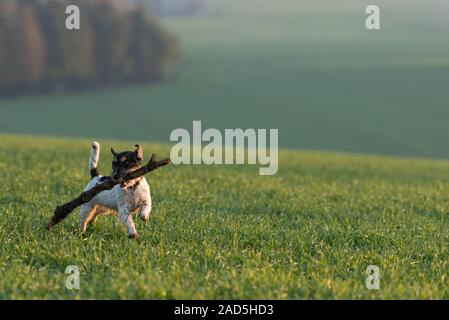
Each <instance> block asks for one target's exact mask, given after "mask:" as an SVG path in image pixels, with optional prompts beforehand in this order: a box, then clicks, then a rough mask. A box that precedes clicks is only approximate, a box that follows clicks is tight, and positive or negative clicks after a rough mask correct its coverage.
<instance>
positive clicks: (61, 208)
mask: <svg viewBox="0 0 449 320" xmlns="http://www.w3.org/2000/svg"><path fill="white" fill-rule="evenodd" d="M167 164H170V160H169V159H165V160H162V161H157V158H156V154H155V153H153V155H152V156H151V159H150V160H149V161H148V163H147V164H146V165H144V166H142V167H141V168H139V169H137V170H135V171H133V172H130V173H128V174H127V175H126V176H125V177H124V178H123V179H121V180H114V179H112V177H104V178H103V180H102V181H101V182H99V183H97V184H96V185H95V186H94V187H93V188H91V189H89V190H87V191H84V192H82V193H81V194H80V195H79V196H78V197H76V198H75V199H73V200H72V201H69V202H67V203H65V204H63V205H58V206H56V209H55V211H54V215H53V217H52V218H51V220H50V222H49V223H48V224H47V230H50V229H51V228H53V227H54V226H55V225H57V224H58V223H59V222H61V221H62V220H64V219H65V218H66V217H67V216H68V215H69V214H70V213H71V212H72V211H73V210H75V209H76V208H77V207H79V206H80V205H82V204H83V203H86V202H89V201H90V200H91V199H92V198H93V197H95V196H96V195H97V194H99V193H100V192H102V191H105V190H111V189H112V188H114V187H115V186H116V185H118V184H123V183H126V182H127V181H130V180H133V179H137V178H139V177H141V176H143V175H145V174H147V173H149V172H151V171H154V170H156V169H158V168H159V167H163V166H166V165H167Z"/></svg>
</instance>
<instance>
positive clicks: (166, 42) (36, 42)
mask: <svg viewBox="0 0 449 320" xmlns="http://www.w3.org/2000/svg"><path fill="white" fill-rule="evenodd" d="M70 4H77V5H78V6H79V7H80V9H81V29H80V30H75V31H71V30H67V29H66V27H65V20H66V18H67V15H66V14H65V8H66V6H67V5H68V2H67V1H65V0H45V1H42V0H41V1H37V0H9V1H1V2H0V92H22V91H37V90H51V89H55V88H64V89H71V88H80V87H90V86H107V85H115V84H119V83H124V82H143V81H159V80H161V79H163V78H164V76H165V75H166V74H167V72H169V70H170V69H171V68H173V67H175V66H176V64H177V62H178V59H179V55H180V54H179V44H178V41H177V39H176V38H175V37H174V36H173V35H171V34H170V33H168V32H167V31H165V30H164V29H162V28H161V26H160V25H159V24H158V23H157V22H156V21H155V20H154V18H152V17H149V16H148V15H147V14H146V12H145V11H144V10H139V9H136V10H132V11H120V12H118V11H117V10H116V9H115V7H113V6H111V4H110V2H108V0H91V1H85V0H84V1H80V0H71V1H70Z"/></svg>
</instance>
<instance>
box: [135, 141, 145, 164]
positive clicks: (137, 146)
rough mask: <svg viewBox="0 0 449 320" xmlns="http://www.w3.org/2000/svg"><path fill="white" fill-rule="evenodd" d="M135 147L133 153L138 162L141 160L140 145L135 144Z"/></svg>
mask: <svg viewBox="0 0 449 320" xmlns="http://www.w3.org/2000/svg"><path fill="white" fill-rule="evenodd" d="M135 147H136V148H137V149H136V151H134V152H135V153H136V158H137V160H138V161H142V159H143V150H142V147H141V146H140V144H136V145H135Z"/></svg>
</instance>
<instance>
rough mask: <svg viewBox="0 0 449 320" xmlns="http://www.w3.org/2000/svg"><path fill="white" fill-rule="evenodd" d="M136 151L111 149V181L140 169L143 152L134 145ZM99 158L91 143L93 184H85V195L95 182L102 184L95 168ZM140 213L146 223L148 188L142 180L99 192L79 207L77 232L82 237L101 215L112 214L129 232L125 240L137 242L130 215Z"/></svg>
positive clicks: (97, 149)
mask: <svg viewBox="0 0 449 320" xmlns="http://www.w3.org/2000/svg"><path fill="white" fill-rule="evenodd" d="M136 147H137V149H136V150H135V151H125V152H120V153H117V152H115V151H114V149H113V148H111V152H112V155H113V156H114V158H113V161H112V177H113V178H114V179H116V180H119V179H121V178H123V177H124V176H126V174H127V173H128V172H130V171H134V170H136V169H138V168H140V162H141V161H142V159H143V151H142V148H141V147H140V146H139V145H136ZM99 158H100V144H99V143H98V142H96V141H94V142H93V143H92V151H91V153H90V158H89V168H90V174H91V177H92V180H90V182H89V183H88V185H87V186H86V188H85V189H84V191H86V190H89V189H91V188H92V187H93V186H95V185H96V184H97V183H98V182H101V181H102V178H103V177H102V176H101V175H100V174H99V173H98V170H97V165H98V161H99ZM138 210H140V218H141V219H142V220H144V221H147V220H148V219H149V216H150V212H151V194H150V186H149V184H148V182H147V180H146V179H145V177H140V178H137V179H135V180H131V181H129V182H127V183H126V184H124V185H116V186H115V187H114V188H112V189H111V190H107V191H102V192H100V193H99V194H97V195H96V196H95V197H93V198H92V200H90V201H89V202H87V203H85V204H83V205H82V206H81V212H80V229H81V232H82V233H84V232H85V231H86V228H87V224H88V223H89V222H90V223H93V222H95V220H96V218H97V217H98V216H100V215H106V214H109V213H113V214H115V215H117V216H118V218H119V220H120V221H121V222H122V223H123V224H124V225H125V226H126V228H127V229H128V237H129V238H134V239H138V238H139V234H138V233H137V231H136V227H135V225H134V222H133V219H132V214H133V213H135V212H137V211H138Z"/></svg>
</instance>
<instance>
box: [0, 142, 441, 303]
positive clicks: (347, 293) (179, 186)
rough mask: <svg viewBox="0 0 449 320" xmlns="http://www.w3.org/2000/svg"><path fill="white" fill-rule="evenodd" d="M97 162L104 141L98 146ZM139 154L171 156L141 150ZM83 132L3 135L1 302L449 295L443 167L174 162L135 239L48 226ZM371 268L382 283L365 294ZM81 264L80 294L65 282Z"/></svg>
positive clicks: (314, 159) (100, 225) (360, 159)
mask: <svg viewBox="0 0 449 320" xmlns="http://www.w3.org/2000/svg"><path fill="white" fill-rule="evenodd" d="M101 142H102V145H103V153H102V156H101V160H100V170H101V171H102V172H104V173H108V172H109V166H110V161H111V156H110V154H109V153H108V152H107V151H106V150H107V149H108V147H109V146H110V145H111V144H113V145H114V147H116V148H117V149H127V148H130V147H131V146H132V145H133V144H134V143H135V142H134V141H133V142H124V141H121V142H114V143H112V142H111V141H101ZM144 150H145V152H146V155H147V157H148V154H149V153H150V152H157V153H158V154H159V157H160V158H162V157H164V156H168V154H169V148H168V146H164V145H155V144H151V145H148V144H147V145H144ZM89 151H90V141H89V140H76V139H73V140H72V139H58V138H33V137H26V136H9V135H2V136H0V176H1V181H2V183H1V184H0V212H1V219H0V243H1V244H2V245H1V246H0V270H1V273H2V276H1V277H0V299H6V298H20V299H22V298H31V299H37V298H98V299H105V298H108V299H109V298H113V299H115V298H139V299H140V298H147V299H150V298H160V299H173V298H174V299H191V298H199V299H213V298H217V299H230V298H235V299H239V298H247V299H268V298H272V299H303V298H325V299H328V298H331V299H333V298H338V299H340V298H368V299H371V298H383V299H387V298H401V299H406V298H446V299H447V298H449V289H448V286H447V283H448V278H447V270H448V268H449V265H448V263H449V262H448V259H447V257H448V256H449V249H448V245H447V244H448V242H449V232H448V221H449V219H448V210H449V198H448V196H447V195H448V194H449V162H447V161H429V160H413V159H408V160H404V159H400V158H387V157H375V156H362V155H343V154H337V153H324V152H322V153H312V152H297V151H287V150H285V151H282V152H281V153H280V169H279V172H278V174H277V175H275V176H272V177H263V176H259V175H258V168H257V167H255V166H218V167H213V166H171V167H166V168H162V169H160V170H158V171H156V172H154V173H152V174H151V176H150V184H151V187H152V193H153V200H154V211H153V214H152V217H151V219H150V221H149V222H147V223H144V222H141V221H140V220H138V221H137V228H138V230H139V232H140V234H141V236H142V241H141V242H140V243H137V242H135V241H132V240H129V239H128V238H127V237H126V231H125V230H124V228H122V227H121V226H120V225H119V223H118V222H117V221H116V219H115V218H114V217H112V216H111V217H103V218H101V219H99V220H98V222H97V224H96V225H95V226H94V227H93V228H92V229H90V230H89V232H88V236H87V237H86V238H85V239H83V238H82V237H80V235H79V234H78V233H77V214H78V212H76V213H73V214H72V215H71V216H69V218H68V219H67V220H65V221H64V222H63V223H62V224H61V225H58V226H57V227H56V228H55V229H54V230H53V231H52V232H47V231H46V230H45V229H44V225H45V223H46V222H47V221H48V219H49V218H50V216H51V214H52V210H53V209H54V207H55V205H56V204H57V203H61V202H64V201H66V200H69V199H71V198H73V197H74V196H76V195H77V194H78V193H79V192H80V191H81V189H82V188H83V187H84V186H85V184H86V182H87V181H88V178H89V173H88V168H87V158H88V154H89ZM371 264H374V265H378V266H379V267H380V272H381V283H380V286H381V290H379V291H370V290H367V289H366V288H365V273H364V272H365V269H366V267H367V266H368V265H371ZM68 265H77V266H79V268H80V270H81V273H82V274H81V284H80V285H81V288H80V290H78V291H76V290H75V291H70V290H67V289H66V288H65V276H66V275H65V274H64V270H65V268H66V267H67V266H68Z"/></svg>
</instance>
